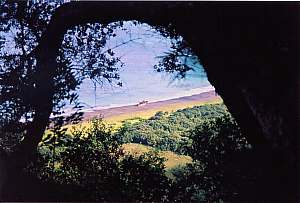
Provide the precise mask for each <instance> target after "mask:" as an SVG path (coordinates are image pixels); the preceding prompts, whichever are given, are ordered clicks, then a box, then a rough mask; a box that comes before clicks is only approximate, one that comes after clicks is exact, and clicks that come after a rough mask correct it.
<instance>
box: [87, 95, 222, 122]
mask: <svg viewBox="0 0 300 203" xmlns="http://www.w3.org/2000/svg"><path fill="white" fill-rule="evenodd" d="M219 100H221V98H220V96H217V95H216V93H215V91H209V92H203V93H200V94H195V95H192V96H185V97H179V98H176V99H170V100H164V101H157V102H150V103H147V104H145V105H143V106H138V105H128V106H121V107H113V108H108V109H100V110H94V111H92V112H85V113H84V115H83V121H87V120H90V119H91V118H93V117H99V116H102V117H103V119H104V120H111V119H114V118H116V117H118V118H119V119H117V120H123V119H125V118H132V117H135V116H136V115H139V114H141V113H147V112H148V114H149V113H150V112H157V111H171V110H177V109H180V108H184V107H192V106H195V105H200V104H202V103H209V102H213V101H219ZM150 114H151V113H150Z"/></svg>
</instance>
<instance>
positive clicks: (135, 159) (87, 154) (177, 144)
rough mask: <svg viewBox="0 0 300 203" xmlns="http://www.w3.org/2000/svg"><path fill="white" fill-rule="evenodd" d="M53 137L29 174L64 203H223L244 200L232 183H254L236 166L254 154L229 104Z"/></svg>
mask: <svg viewBox="0 0 300 203" xmlns="http://www.w3.org/2000/svg"><path fill="white" fill-rule="evenodd" d="M58 126H59V125H58ZM52 131H53V133H52V134H48V136H45V137H44V140H43V142H41V143H40V145H39V161H38V162H37V163H35V164H32V165H30V166H28V168H27V170H28V171H29V172H30V173H31V174H34V175H36V176H38V177H39V178H40V179H41V180H43V181H44V182H46V183H48V184H50V183H51V184H52V185H53V184H54V185H56V187H57V188H63V189H61V190H60V192H58V193H57V194H56V195H57V197H56V198H57V199H59V200H62V199H63V200H65V201H127V202H128V201H129V202H134V201H142V202H143V201H146V202H153V201H154V202H191V201H192V202H194V201H196V202H207V201H209V202H215V201H222V200H234V199H235V198H236V197H237V196H238V194H239V188H238V187H237V186H236V185H232V184H231V183H232V180H239V182H241V180H242V182H243V181H244V182H246V183H247V181H249V180H248V179H247V177H249V176H247V177H246V178H245V176H244V175H243V174H241V172H240V171H238V170H235V169H236V168H238V167H234V168H233V167H232V166H231V165H230V164H229V166H228V163H231V161H229V160H230V159H231V157H236V155H237V154H240V153H246V152H247V151H249V150H251V147H250V145H249V144H248V143H247V141H246V140H245V138H244V137H243V136H242V134H241V132H240V129H239V127H238V126H237V124H236V122H235V121H234V119H233V118H232V117H231V116H230V114H229V113H228V112H227V110H226V107H225V106H224V105H223V104H214V105H205V106H198V107H193V108H187V109H183V110H178V111H176V112H173V113H165V112H157V113H156V114H155V116H153V117H151V118H149V119H135V120H134V121H133V122H132V121H131V120H126V121H124V122H123V125H122V127H121V128H120V129H119V130H118V131H117V132H115V131H112V128H110V127H107V125H105V124H104V123H103V122H102V120H97V119H95V120H93V121H92V123H91V125H90V126H89V127H84V128H74V129H73V130H72V131H67V130H66V129H64V128H59V127H55V125H54V128H53V130H52ZM181 148H183V149H184V151H181ZM166 150H168V151H166ZM183 154H186V155H183ZM187 155H189V156H187ZM192 158H193V159H192ZM224 177H230V179H231V181H230V184H227V182H228V181H226V178H224ZM233 182H234V181H233Z"/></svg>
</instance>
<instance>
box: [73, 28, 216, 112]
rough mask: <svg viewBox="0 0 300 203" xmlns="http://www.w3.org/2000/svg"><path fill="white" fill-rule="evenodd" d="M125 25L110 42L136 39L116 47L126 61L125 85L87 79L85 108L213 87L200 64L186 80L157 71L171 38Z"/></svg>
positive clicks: (123, 70) (81, 95) (83, 90)
mask: <svg viewBox="0 0 300 203" xmlns="http://www.w3.org/2000/svg"><path fill="white" fill-rule="evenodd" d="M125 26H127V28H130V29H129V30H130V32H128V29H127V31H123V30H119V31H118V32H117V37H115V38H113V39H111V40H110V41H109V42H108V43H107V47H108V48H110V47H115V46H117V45H118V44H122V43H123V42H124V41H126V40H127V41H128V39H129V38H130V39H137V40H133V41H132V42H130V43H125V44H124V45H122V46H119V47H118V48H115V49H114V50H113V51H114V52H115V53H116V55H117V56H119V57H120V58H121V61H122V62H124V66H123V67H122V68H121V69H120V70H119V75H120V82H122V87H119V86H117V85H114V84H109V83H104V84H103V85H100V84H94V83H93V82H92V81H90V80H85V81H84V82H83V84H82V85H81V86H80V89H79V90H78V93H79V100H80V102H81V104H82V105H83V106H84V109H85V110H86V111H89V110H95V109H103V108H110V107H116V106H125V105H131V104H137V103H138V102H140V101H143V100H146V101H149V102H153V101H161V100H167V99H173V98H178V97H182V96H191V95H194V94H199V93H201V92H207V91H210V90H213V89H214V88H213V87H212V86H211V85H210V83H209V82H208V80H207V77H206V74H205V72H204V70H203V67H202V66H201V64H200V63H197V64H194V66H193V68H194V71H189V72H187V75H186V77H185V78H184V79H174V75H172V74H167V73H158V72H156V71H155V70H154V65H155V64H157V63H158V62H159V60H160V58H159V57H160V56H163V55H165V54H166V53H167V52H168V51H170V45H171V43H170V39H168V38H165V37H162V36H161V35H160V34H158V33H157V32H155V31H153V29H151V28H150V27H149V26H148V25H145V24H144V25H137V26H133V25H132V24H130V23H128V24H127V25H125Z"/></svg>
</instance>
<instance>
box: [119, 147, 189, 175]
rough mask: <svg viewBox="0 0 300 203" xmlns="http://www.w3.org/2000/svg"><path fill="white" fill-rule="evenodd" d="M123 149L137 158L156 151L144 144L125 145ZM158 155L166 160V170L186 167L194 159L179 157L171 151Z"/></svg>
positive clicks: (161, 152) (159, 152)
mask: <svg viewBox="0 0 300 203" xmlns="http://www.w3.org/2000/svg"><path fill="white" fill-rule="evenodd" d="M122 147H123V148H124V152H125V153H128V154H132V155H136V156H139V155H141V154H143V153H147V152H149V151H151V150H154V148H153V147H150V146H145V145H142V144H136V143H127V144H123V145H122ZM158 155H159V156H161V157H163V158H165V159H166V161H165V163H164V164H165V167H166V170H168V169H172V168H174V167H178V166H184V165H186V164H187V163H191V162H192V158H191V157H190V156H185V155H178V154H176V153H174V152H171V151H158Z"/></svg>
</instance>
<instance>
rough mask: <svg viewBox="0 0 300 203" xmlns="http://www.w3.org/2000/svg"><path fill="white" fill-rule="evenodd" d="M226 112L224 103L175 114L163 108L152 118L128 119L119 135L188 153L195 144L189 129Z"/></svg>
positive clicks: (161, 147) (157, 146) (126, 139)
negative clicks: (164, 110) (163, 110)
mask: <svg viewBox="0 0 300 203" xmlns="http://www.w3.org/2000/svg"><path fill="white" fill-rule="evenodd" d="M226 113H227V109H226V107H225V105H223V104H210V105H202V106H195V107H192V108H186V109H181V110H178V111H175V112H173V113H168V112H162V111H159V112H157V113H156V114H155V115H154V116H152V117H151V118H149V119H140V120H139V121H138V122H137V121H136V120H135V121H134V122H132V121H131V120H125V121H124V122H123V125H122V127H121V128H120V129H119V130H118V132H117V136H118V137H119V139H120V141H121V142H122V143H139V144H143V145H148V146H152V147H155V148H157V149H160V150H169V151H173V152H176V153H178V154H185V155H187V154H188V148H189V147H190V145H191V144H192V139H191V138H190V137H189V132H190V131H193V129H195V127H196V126H197V125H200V124H201V123H203V122H204V121H206V120H208V119H214V118H217V117H220V116H223V115H225V114H226Z"/></svg>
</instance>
